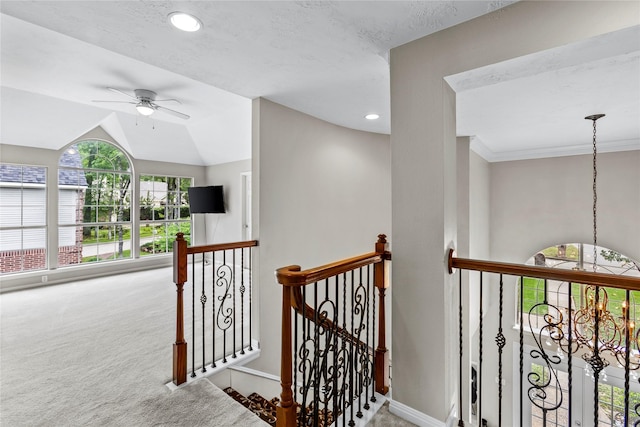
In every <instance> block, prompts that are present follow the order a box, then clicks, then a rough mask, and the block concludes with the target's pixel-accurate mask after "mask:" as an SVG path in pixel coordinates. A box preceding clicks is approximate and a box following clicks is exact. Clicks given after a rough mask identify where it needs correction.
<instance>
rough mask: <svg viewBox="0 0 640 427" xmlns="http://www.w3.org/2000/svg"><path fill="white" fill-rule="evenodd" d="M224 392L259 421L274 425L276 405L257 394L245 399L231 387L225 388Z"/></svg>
mask: <svg viewBox="0 0 640 427" xmlns="http://www.w3.org/2000/svg"><path fill="white" fill-rule="evenodd" d="M224 392H225V393H227V394H228V395H229V396H231V397H232V398H234V399H235V400H236V401H237V402H239V403H241V404H242V405H243V406H244V407H245V408H247V409H249V410H250V411H251V412H253V413H254V414H256V415H257V416H258V417H260V419H261V420H262V421H264V422H266V423H267V424H269V425H272V426H275V425H276V405H274V404H273V403H272V402H270V401H269V400H267V399H265V398H264V397H262V396H260V395H259V394H257V393H251V394H250V395H249V397H245V396H243V395H242V394H240V393H238V391H236V390H234V389H233V388H232V387H227V388H225V389H224Z"/></svg>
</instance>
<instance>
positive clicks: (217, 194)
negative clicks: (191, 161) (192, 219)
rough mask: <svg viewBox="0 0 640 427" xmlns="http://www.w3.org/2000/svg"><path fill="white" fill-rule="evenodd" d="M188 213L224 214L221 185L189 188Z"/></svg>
mask: <svg viewBox="0 0 640 427" xmlns="http://www.w3.org/2000/svg"><path fill="white" fill-rule="evenodd" d="M188 192H189V212H191V213H192V214H194V213H225V209H224V194H223V191H222V185H210V186H207V187H189V188H188Z"/></svg>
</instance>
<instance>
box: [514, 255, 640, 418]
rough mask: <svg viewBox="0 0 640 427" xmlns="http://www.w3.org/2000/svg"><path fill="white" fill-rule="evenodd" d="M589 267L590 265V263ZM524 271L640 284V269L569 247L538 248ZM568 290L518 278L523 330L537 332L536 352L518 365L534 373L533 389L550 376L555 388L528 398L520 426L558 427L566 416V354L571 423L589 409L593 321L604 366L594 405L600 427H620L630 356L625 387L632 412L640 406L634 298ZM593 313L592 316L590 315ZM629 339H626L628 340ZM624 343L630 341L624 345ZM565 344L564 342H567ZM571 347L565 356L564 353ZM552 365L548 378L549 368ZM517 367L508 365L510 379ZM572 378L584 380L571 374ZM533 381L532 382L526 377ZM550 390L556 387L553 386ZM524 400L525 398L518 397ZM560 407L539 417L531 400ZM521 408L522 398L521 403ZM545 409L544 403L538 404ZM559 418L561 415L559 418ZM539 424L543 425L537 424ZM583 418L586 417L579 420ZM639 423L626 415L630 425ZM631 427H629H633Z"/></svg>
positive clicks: (638, 307)
mask: <svg viewBox="0 0 640 427" xmlns="http://www.w3.org/2000/svg"><path fill="white" fill-rule="evenodd" d="M594 261H595V262H594ZM527 264H530V265H533V264H535V265H539V266H546V267H551V268H564V269H572V270H584V271H594V266H595V270H596V271H597V272H601V273H609V274H620V275H630V276H636V277H640V264H639V263H638V262H637V261H634V260H632V259H630V258H629V257H627V256H625V255H622V254H620V253H618V252H616V251H614V250H611V249H607V248H603V247H599V246H596V247H595V250H594V247H593V245H590V244H583V243H567V244H561V245H556V246H551V247H549V248H546V249H543V250H541V251H540V252H538V253H537V254H535V255H534V256H532V257H531V258H530V259H529V261H528V262H527ZM597 293H598V294H597V296H596V288H595V287H592V286H587V285H583V284H580V283H567V282H559V281H554V280H546V281H545V280H539V279H534V278H523V282H522V296H523V306H522V307H523V308H522V313H523V327H524V328H527V329H528V328H531V330H532V331H536V332H535V333H534V335H536V336H537V337H539V339H536V345H537V347H531V348H530V349H531V351H526V352H525V359H524V363H525V365H527V366H528V367H530V369H531V372H533V373H535V374H537V377H536V378H538V380H539V381H538V382H539V384H549V381H548V380H549V379H550V378H552V377H554V376H555V377H554V378H557V381H554V382H553V383H551V385H550V386H549V387H547V386H545V388H544V390H545V393H547V394H546V395H544V396H543V395H542V394H540V395H531V396H529V399H532V398H533V400H531V404H530V405H527V406H525V407H524V414H525V419H531V425H548V426H564V425H566V411H568V402H569V399H568V393H569V391H568V390H569V387H568V381H569V377H568V375H567V369H566V363H564V362H563V363H560V362H559V361H560V360H562V359H564V358H565V357H566V355H567V354H571V355H572V360H571V365H572V367H573V369H574V373H573V393H574V394H573V409H572V411H573V413H574V420H575V419H580V420H581V419H582V418H581V417H582V415H583V414H582V412H581V411H582V408H583V407H584V408H589V405H590V402H593V395H594V393H595V392H594V386H593V382H594V381H595V380H594V377H595V375H594V374H593V369H592V367H591V365H590V364H589V363H586V359H584V357H582V356H585V355H587V356H588V355H590V354H593V353H592V348H593V346H594V344H593V343H594V341H595V339H594V337H595V336H596V335H595V334H594V330H595V319H596V316H597V319H598V328H597V329H598V331H599V332H598V335H597V342H598V350H599V355H600V356H601V357H602V360H603V361H604V369H603V370H602V371H601V372H600V373H599V375H598V376H597V377H598V387H597V390H598V402H599V403H598V404H599V406H600V414H601V415H600V422H599V425H608V426H618V425H622V424H623V422H622V420H623V417H624V400H625V391H624V390H625V387H624V381H625V375H624V370H623V369H621V368H622V367H623V366H624V365H625V363H627V362H626V354H627V349H628V352H629V353H628V354H629V362H628V363H629V370H630V377H631V383H630V387H629V396H627V397H628V398H629V401H630V407H631V408H634V407H636V405H639V406H640V385H638V377H639V372H640V334H639V333H638V326H640V292H637V291H626V290H624V289H616V288H609V287H599V288H597ZM517 307H518V310H517V318H518V319H519V318H520V313H519V307H520V295H517ZM596 313H597V314H596ZM627 332H628V335H627ZM627 336H628V341H627ZM569 342H570V343H569ZM569 347H570V350H571V352H569V351H568V350H569ZM543 353H544V354H545V355H546V356H547V357H548V359H545V360H551V361H552V362H551V365H549V364H545V363H544V361H543V360H542V359H541V358H540V355H542V354H543ZM550 366H553V367H554V368H553V372H552V370H551V369H550ZM515 369H516V365H515V364H514V377H515V376H516V375H517V373H516V372H515ZM576 372H578V373H580V372H583V374H578V375H576ZM532 378H533V377H532ZM553 384H555V387H554V386H553ZM523 393H527V392H525V391H523ZM560 395H562V396H563V398H562V399H557V401H558V402H561V403H562V406H561V407H559V410H558V411H551V412H550V413H549V414H546V415H545V414H544V413H543V412H542V411H541V409H540V407H541V406H539V404H534V403H533V401H534V400H536V399H538V398H539V399H540V401H541V402H542V401H544V400H545V399H546V396H551V399H550V400H554V399H556V397H554V396H560ZM524 399H525V400H523V401H525V402H526V401H527V400H526V398H524ZM542 405H543V406H544V403H543V404H542ZM563 414H564V415H563ZM543 419H544V420H543ZM584 419H588V414H585V415H584ZM639 420H640V418H639V417H638V416H636V415H634V414H631V419H630V424H629V425H632V424H633V423H637V422H638V421H639ZM633 425H635V424H633Z"/></svg>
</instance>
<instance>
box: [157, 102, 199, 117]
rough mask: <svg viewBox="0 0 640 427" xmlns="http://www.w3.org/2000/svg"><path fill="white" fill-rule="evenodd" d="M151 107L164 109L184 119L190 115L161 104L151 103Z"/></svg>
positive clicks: (159, 109)
mask: <svg viewBox="0 0 640 427" xmlns="http://www.w3.org/2000/svg"><path fill="white" fill-rule="evenodd" d="M153 108H155V109H156V110H158V111H164V112H165V113H169V114H173V115H174V116H176V117H180V118H181V119H185V120H188V119H189V118H190V117H191V116H188V115H186V114H184V113H181V112H180V111H176V110H172V109H170V108H166V107H163V106H161V105H155V104H153Z"/></svg>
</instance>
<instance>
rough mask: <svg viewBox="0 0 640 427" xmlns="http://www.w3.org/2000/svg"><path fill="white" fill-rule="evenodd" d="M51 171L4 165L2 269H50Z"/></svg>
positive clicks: (0, 181)
mask: <svg viewBox="0 0 640 427" xmlns="http://www.w3.org/2000/svg"><path fill="white" fill-rule="evenodd" d="M46 179H47V170H46V168H44V167H38V166H21V165H11V164H0V213H1V214H0V272H1V273H3V274H4V273H17V272H22V271H31V270H42V269H45V268H47V203H46V201H47V199H46V195H47V190H46Z"/></svg>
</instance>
